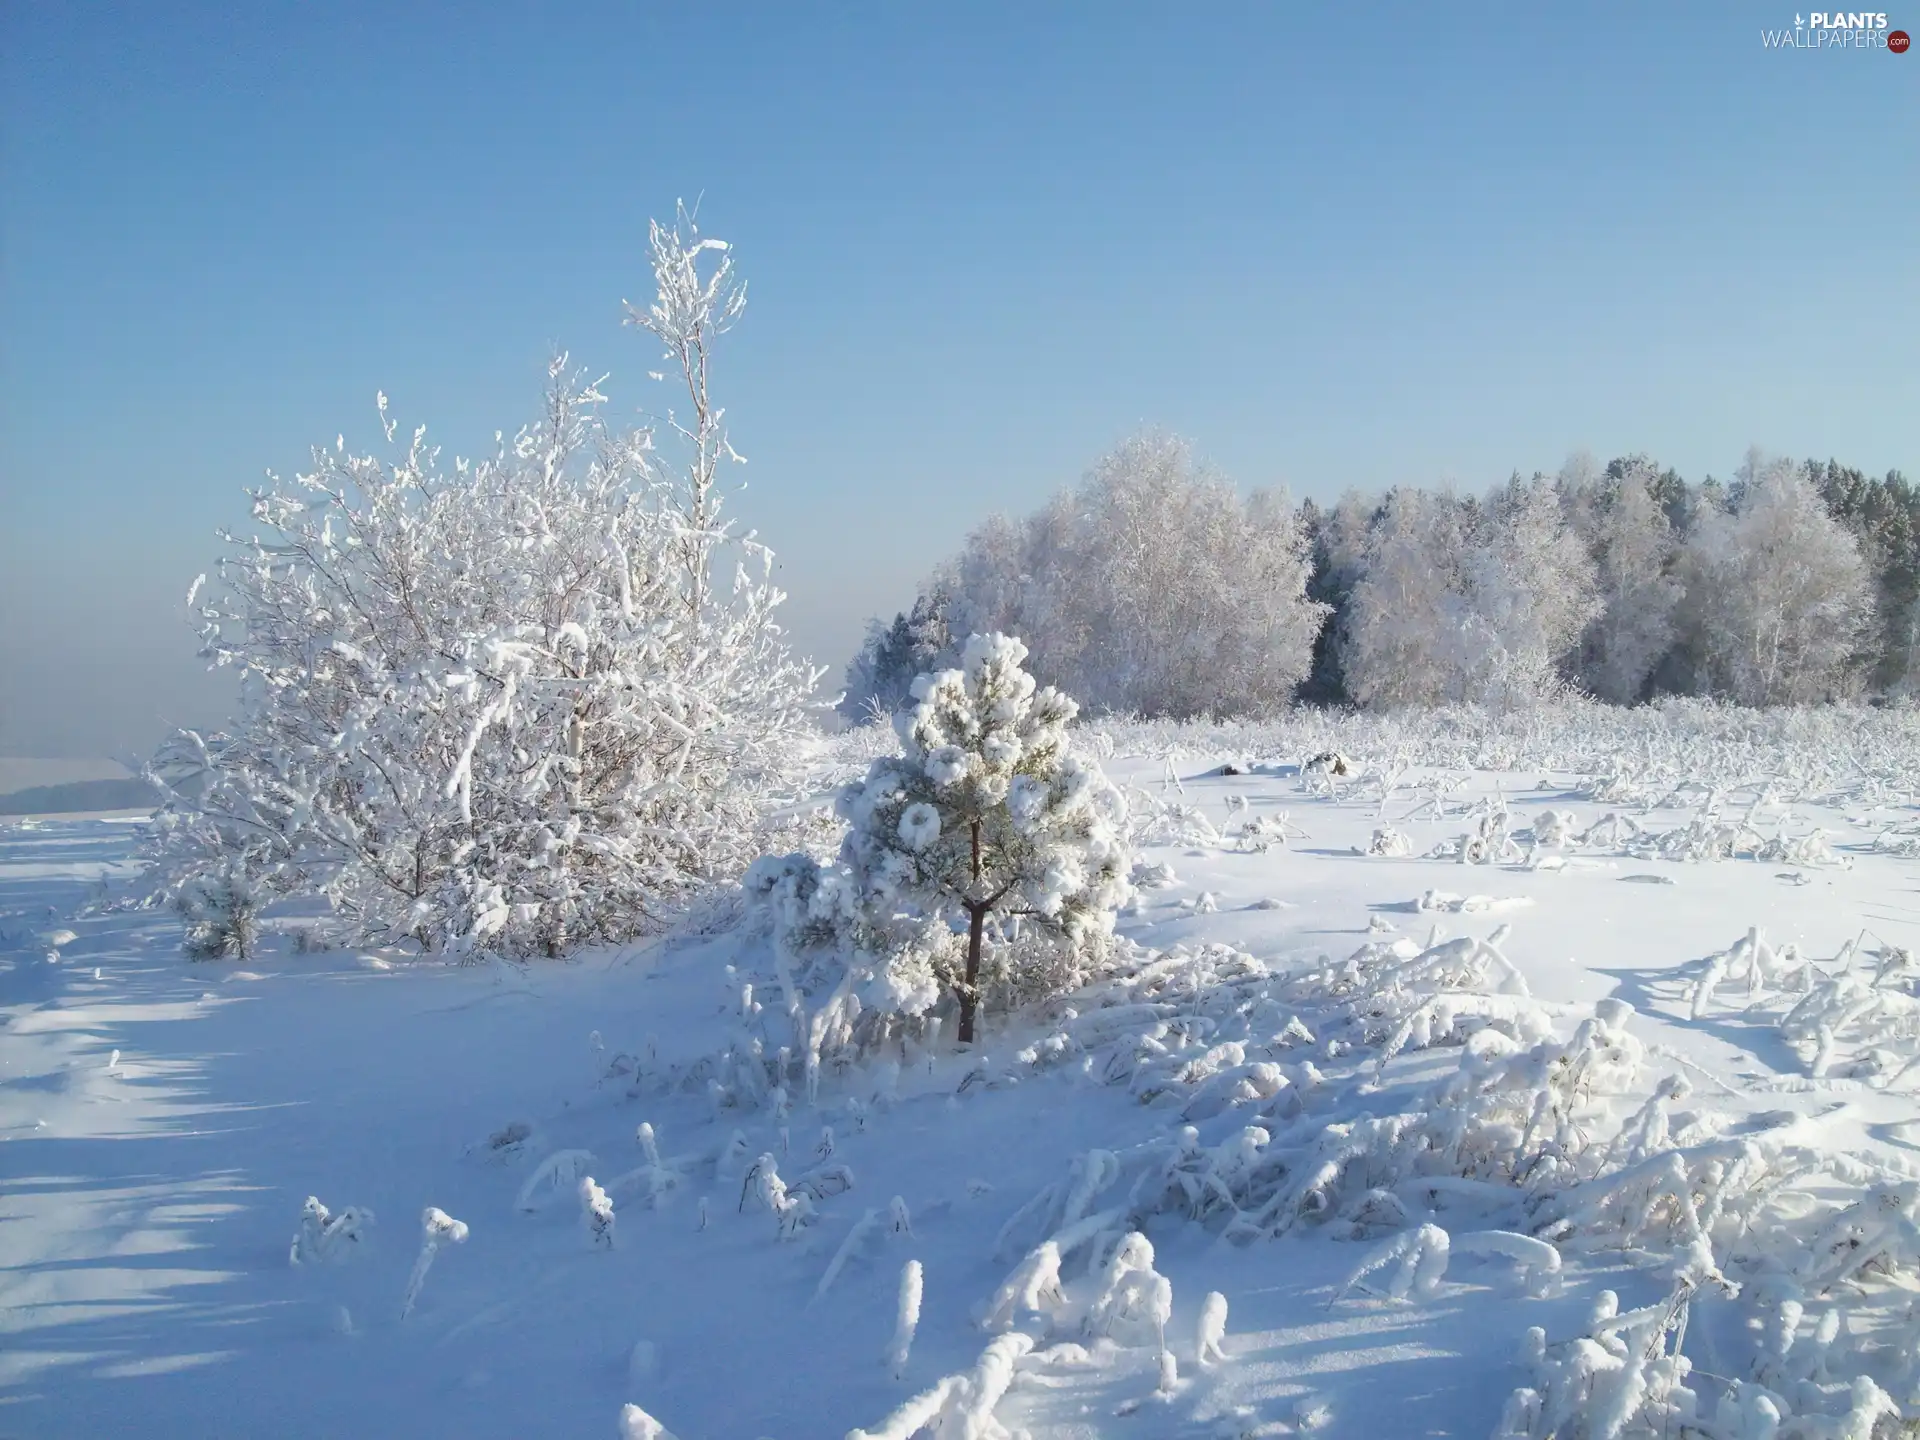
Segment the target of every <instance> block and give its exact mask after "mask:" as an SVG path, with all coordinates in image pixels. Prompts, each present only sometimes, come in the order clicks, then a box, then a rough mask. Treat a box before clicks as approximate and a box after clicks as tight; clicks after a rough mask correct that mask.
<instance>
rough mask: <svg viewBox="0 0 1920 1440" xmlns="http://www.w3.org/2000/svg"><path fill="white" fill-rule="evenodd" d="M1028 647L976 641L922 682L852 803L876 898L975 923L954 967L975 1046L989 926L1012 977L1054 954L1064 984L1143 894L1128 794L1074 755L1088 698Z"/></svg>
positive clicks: (857, 856)
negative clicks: (1056, 684) (1134, 885)
mask: <svg viewBox="0 0 1920 1440" xmlns="http://www.w3.org/2000/svg"><path fill="white" fill-rule="evenodd" d="M1026 653H1027V652H1026V647H1025V646H1024V645H1022V644H1021V643H1020V642H1019V641H1018V640H1015V639H1013V638H1011V637H1010V636H1005V635H975V636H973V637H972V638H971V639H969V640H968V641H967V644H966V648H965V651H964V652H963V654H962V657H961V668H960V669H958V670H947V671H942V672H941V673H939V674H937V675H930V676H926V677H923V678H922V679H921V680H920V681H918V682H916V684H915V693H916V695H917V697H918V702H919V703H918V704H917V706H916V707H915V709H914V710H913V711H912V712H910V713H909V714H905V715H903V716H901V717H900V720H899V722H898V729H899V733H900V738H901V740H902V742H903V753H902V754H900V755H898V756H895V757H891V758H888V759H882V760H876V761H875V762H874V763H873V765H872V767H871V769H870V770H869V771H868V773H867V776H866V778H865V780H863V781H861V782H859V783H857V784H855V785H851V786H849V787H848V788H847V790H846V791H845V792H844V794H843V795H842V797H841V800H840V813H841V815H842V816H843V817H844V818H845V819H846V820H847V822H848V825H849V830H848V834H847V838H846V841H845V843H844V845H843V847H842V852H841V853H842V860H843V862H844V863H845V864H846V866H847V868H848V869H849V870H850V871H851V872H852V874H853V876H854V879H855V881H856V883H857V885H858V887H859V892H860V895H861V897H862V901H863V904H864V905H866V906H867V907H868V908H869V909H870V910H882V911H883V912H890V911H892V910H894V909H902V910H905V911H907V912H909V913H912V914H917V915H919V916H921V917H923V918H926V919H932V920H944V919H946V918H948V917H951V918H952V919H953V920H954V921H955V922H956V923H958V922H961V921H964V923H965V925H966V931H967V948H966V955H965V964H964V969H963V970H961V972H960V973H959V974H958V975H955V976H953V977H952V983H953V988H954V990H955V991H956V993H957V996H958V999H959V1004H960V1022H959V1035H958V1038H959V1039H960V1041H961V1042H962V1043H966V1042H970V1041H971V1040H972V1039H973V1038H974V1017H975V1014H976V1011H977V1008H978V1005H979V1001H980V996H981V992H982V989H983V986H982V962H983V960H985V959H986V958H987V941H988V933H987V932H988V925H989V922H994V924H995V928H996V929H997V930H998V931H999V937H998V938H999V939H1000V943H999V944H998V945H996V946H995V947H994V950H995V955H994V959H995V960H996V961H998V962H1000V963H1001V965H1002V967H1003V969H1004V971H1005V980H1006V983H1007V985H1008V987H1009V988H1010V989H1014V990H1018V989H1021V988H1025V987H1026V984H1027V982H1028V981H1029V977H1030V975H1031V972H1033V971H1034V970H1036V969H1039V968H1040V967H1042V966H1048V967H1049V968H1051V969H1052V970H1054V971H1055V973H1052V974H1043V975H1042V976H1041V977H1040V978H1041V984H1042V986H1044V988H1047V989H1054V988H1060V987H1061V986H1062V985H1063V983H1064V981H1065V980H1066V979H1067V978H1068V977H1069V976H1070V975H1072V974H1073V973H1074V970H1075V968H1077V967H1076V962H1077V960H1078V958H1079V957H1080V956H1081V955H1083V954H1084V953H1086V952H1087V951H1089V950H1091V949H1094V948H1097V947H1098V946H1099V945H1100V944H1102V943H1103V942H1104V940H1105V938H1106V936H1107V935H1108V933H1109V932H1110V930H1111V928H1112V924H1113V916H1114V912H1115V910H1117V909H1118V907H1119V906H1120V905H1122V904H1123V903H1125V901H1126V899H1127V895H1128V893H1129V887H1128V884H1127V879H1126V876H1127V871H1128V868H1129V864H1130V855H1129V853H1128V850H1127V846H1126V843H1125V841H1124V839H1123V836H1122V827H1123V825H1124V823H1125V818H1126V816H1125V805H1124V802H1123V801H1122V800H1121V798H1120V794H1119V792H1118V791H1117V790H1115V789H1114V787H1113V786H1112V785H1111V784H1110V783H1108V781H1107V779H1106V777H1105V776H1104V775H1103V774H1102V773H1101V771H1100V767H1099V766H1098V765H1096V764H1094V763H1093V762H1091V761H1088V760H1083V759H1081V758H1080V757H1078V756H1076V755H1074V754H1072V753H1071V748H1070V742H1069V740H1068V735H1067V723H1068V722H1069V721H1070V720H1072V719H1073V717H1074V714H1075V706H1074V704H1073V702H1072V701H1071V700H1069V699H1067V698H1066V697H1065V696H1064V695H1061V694H1060V693H1059V692H1058V691H1056V690H1051V689H1040V688H1038V687H1036V685H1035V684H1034V681H1033V677H1032V676H1031V675H1029V674H1027V672H1026V671H1025V670H1024V669H1023V668H1022V667H1021V662H1022V661H1023V660H1024V659H1025V658H1026ZM1002 921H1008V922H1012V923H1011V924H1006V925H1003V924H1001V922H1002ZM1021 921H1030V922H1033V923H1032V924H1031V925H1029V926H1026V927H1021V926H1020V925H1019V922H1021ZM1023 928H1024V929H1025V930H1031V931H1035V932H1037V933H1035V934H1032V935H1028V934H1025V933H1022V930H1023ZM1023 972H1027V973H1023Z"/></svg>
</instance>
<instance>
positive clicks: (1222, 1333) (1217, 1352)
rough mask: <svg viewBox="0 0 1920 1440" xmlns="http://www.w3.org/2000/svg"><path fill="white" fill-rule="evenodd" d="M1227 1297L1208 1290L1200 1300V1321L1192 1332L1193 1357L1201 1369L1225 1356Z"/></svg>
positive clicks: (1217, 1362)
mask: <svg viewBox="0 0 1920 1440" xmlns="http://www.w3.org/2000/svg"><path fill="white" fill-rule="evenodd" d="M1226 1340H1227V1297H1226V1296H1224V1295H1222V1294H1221V1293H1220V1292H1219V1291H1218V1290H1209V1291H1208V1292H1207V1298H1206V1299H1205V1300H1203V1301H1201V1302H1200V1321H1199V1324H1198V1326H1197V1328H1196V1329H1195V1332H1194V1341H1193V1358H1194V1363H1195V1364H1197V1365H1199V1366H1200V1368H1201V1369H1203V1370H1204V1369H1206V1368H1207V1367H1208V1366H1209V1365H1217V1364H1219V1363H1220V1362H1222V1361H1224V1360H1225V1359H1226V1358H1227V1351H1226Z"/></svg>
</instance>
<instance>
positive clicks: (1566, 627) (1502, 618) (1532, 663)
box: [1460, 476, 1601, 705]
mask: <svg viewBox="0 0 1920 1440" xmlns="http://www.w3.org/2000/svg"><path fill="white" fill-rule="evenodd" d="M1475 518H1476V520H1477V522H1478V524H1477V526H1476V527H1475V533H1473V534H1471V535H1470V536H1469V546H1470V554H1471V557H1472V558H1471V560H1470V562H1469V566H1468V582H1469V583H1468V602H1469V606H1470V608H1471V610H1472V613H1473V617H1474V621H1475V624H1474V626H1473V627H1472V630H1471V635H1472V639H1473V642H1474V644H1473V648H1472V649H1471V650H1470V652H1469V654H1468V656H1467V657H1466V658H1467V664H1468V668H1467V674H1466V677H1465V679H1466V684H1465V688H1464V692H1463V694H1462V695H1461V697H1460V698H1463V699H1468V700H1475V701H1478V702H1480V703H1482V704H1493V705H1524V704H1528V703H1530V702H1532V701H1535V700H1539V699H1544V698H1546V697H1547V696H1549V695H1551V694H1552V693H1553V692H1554V691H1555V690H1557V689H1558V688H1560V685H1561V669H1562V666H1563V663H1564V662H1565V661H1567V660H1568V659H1569V658H1570V657H1571V655H1572V653H1573V650H1574V648H1575V646H1576V645H1578V643H1579V640H1580V635H1581V632H1582V631H1583V630H1585V629H1586V627H1587V625H1588V624H1589V623H1590V622H1591V621H1592V620H1593V619H1594V618H1595V617H1596V616H1597V615H1598V614H1599V613H1600V608H1601V603H1600V600H1599V596H1598V584H1597V579H1596V576H1595V574H1594V565H1593V561H1592V559H1591V558H1590V557H1589V556H1588V554H1587V551H1586V547H1585V546H1584V545H1582V544H1581V542H1580V537H1579V536H1578V535H1576V534H1575V533H1574V532H1573V531H1572V529H1571V528H1569V526H1568V525H1567V523H1566V518H1565V515H1564V513H1563V511H1562V509H1561V506H1560V500H1559V497H1558V496H1557V495H1556V494H1555V493H1554V491H1553V488H1552V487H1551V486H1550V485H1549V484H1548V483H1547V481H1546V480H1545V478H1544V477H1542V476H1535V477H1534V478H1533V479H1532V480H1531V481H1522V480H1521V479H1519V477H1518V476H1516V477H1515V478H1514V479H1513V480H1511V481H1509V482H1508V483H1507V484H1506V485H1505V486H1503V487H1502V488H1500V489H1498V490H1496V491H1495V492H1494V493H1493V494H1492V495H1491V496H1489V497H1488V499H1487V501H1486V503H1485V504H1484V505H1483V506H1481V507H1480V508H1479V509H1478V510H1477V511H1476V512H1475Z"/></svg>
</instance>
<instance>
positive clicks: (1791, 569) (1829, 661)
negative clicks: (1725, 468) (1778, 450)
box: [1681, 456, 1873, 705]
mask: <svg viewBox="0 0 1920 1440" xmlns="http://www.w3.org/2000/svg"><path fill="white" fill-rule="evenodd" d="M1681 573H1682V578H1683V579H1684V581H1685V584H1686V599H1685V601H1684V605H1683V615H1684V623H1685V627H1686V631H1687V636H1688V641H1689V645H1690V648H1691V650H1692V653H1693V657H1694V663H1695V664H1696V666H1697V667H1698V668H1699V670H1700V671H1701V673H1702V676H1703V678H1704V680H1705V682H1706V684H1707V686H1708V687H1709V688H1711V689H1712V690H1714V691H1715V692H1716V693H1719V694H1723V695H1726V696H1727V697H1729V698H1730V699H1733V700H1736V701H1738V702H1739V703H1740V704H1743V705H1804V704H1809V703H1813V702H1816V701H1821V700H1828V699H1833V698H1835V697H1837V696H1843V695H1846V694H1849V693H1851V692H1853V691H1854V690H1856V689H1857V688H1858V685H1859V683H1860V678H1861V673H1862V669H1863V666H1862V660H1863V653H1862V652H1863V647H1864V645H1865V643H1866V642H1867V641H1868V639H1869V637H1870V635H1871V633H1872V626H1873V589H1872V578H1871V576H1870V575H1869V574H1868V571H1867V565H1866V562H1865V561H1864V560H1863V559H1862V558H1861V555H1860V547H1859V544H1858V542H1857V541H1856V540H1855V539H1854V538H1853V536H1852V535H1850V534H1848V533H1847V531H1846V530H1845V529H1844V528H1843V527H1842V526H1841V525H1840V524H1839V523H1838V522H1837V521H1835V520H1834V519H1833V518H1832V517H1831V516H1830V515H1829V514H1828V513H1827V510H1826V507H1825V506H1824V505H1823V504H1822V503H1821V499H1820V495H1819V493H1818V492H1817V491H1816V490H1815V489H1814V488H1813V485H1812V484H1811V483H1810V481H1809V479H1808V476H1807V472H1806V470H1805V467H1803V466H1800V465H1796V464H1793V463H1791V462H1787V461H1764V460H1761V459H1759V458H1758V457H1757V456H1755V457H1750V459H1749V461H1748V464H1747V465H1746V466H1745V467H1743V472H1742V474H1741V476H1740V483H1739V484H1738V485H1737V487H1736V489H1735V492H1734V508H1733V509H1731V510H1729V511H1725V512H1719V511H1716V512H1711V513H1709V514H1707V515H1706V516H1704V517H1703V518H1702V519H1701V520H1700V522H1699V523H1698V525H1697V526H1696V528H1695V530H1694V532H1693V535H1692V536H1691V538H1690V539H1689V541H1688V543H1687V546H1686V549H1685V551H1684V553H1683V554H1682V556H1681Z"/></svg>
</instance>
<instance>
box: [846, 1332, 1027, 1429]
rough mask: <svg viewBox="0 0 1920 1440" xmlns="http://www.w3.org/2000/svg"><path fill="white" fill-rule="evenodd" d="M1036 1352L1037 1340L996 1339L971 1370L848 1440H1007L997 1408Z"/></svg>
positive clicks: (1010, 1336) (1020, 1337)
mask: <svg viewBox="0 0 1920 1440" xmlns="http://www.w3.org/2000/svg"><path fill="white" fill-rule="evenodd" d="M1032 1349H1033V1337H1032V1336H1031V1335H1026V1334H1022V1333H1021V1332H1020V1331H1018V1330H1015V1331H1013V1332H1011V1333H1009V1334H1006V1335H996V1336H995V1337H994V1338H993V1339H992V1340H990V1341H988V1342H987V1347H986V1349H984V1350H982V1351H981V1352H980V1358H979V1360H978V1361H976V1362H975V1364H974V1367H973V1369H972V1370H970V1371H967V1372H965V1373H963V1374H959V1375H948V1376H945V1377H943V1378H942V1379H940V1380H939V1381H937V1382H936V1383H935V1384H933V1385H932V1386H931V1387H929V1388H928V1389H926V1390H923V1391H922V1392H921V1393H920V1394H918V1395H916V1396H914V1397H913V1398H912V1399H911V1400H909V1401H907V1402H906V1403H905V1404H904V1405H902V1406H900V1408H899V1409H897V1410H895V1411H894V1412H893V1413H892V1414H891V1415H889V1416H887V1418H886V1419H884V1420H882V1421H881V1422H880V1423H879V1425H878V1426H876V1427H875V1428H874V1429H872V1430H861V1429H854V1430H849V1431H848V1432H847V1440H917V1437H920V1436H923V1435H930V1436H932V1437H933V1440H1009V1436H1008V1431H1007V1429H1006V1427H1005V1426H1003V1425H1001V1424H1000V1422H999V1421H997V1420H995V1419H994V1418H993V1412H994V1408H995V1407H996V1406H998V1405H999V1403H1000V1401H1001V1399H1002V1398H1003V1397H1004V1396H1005V1395H1006V1393H1007V1388H1008V1387H1009V1386H1010V1385H1012V1384H1013V1379H1014V1373H1015V1366H1017V1365H1018V1364H1019V1363H1020V1361H1021V1359H1022V1358H1023V1357H1024V1356H1025V1355H1026V1354H1027V1353H1028V1352H1029V1351H1031V1350H1032Z"/></svg>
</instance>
